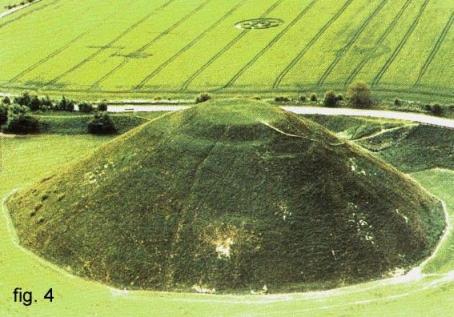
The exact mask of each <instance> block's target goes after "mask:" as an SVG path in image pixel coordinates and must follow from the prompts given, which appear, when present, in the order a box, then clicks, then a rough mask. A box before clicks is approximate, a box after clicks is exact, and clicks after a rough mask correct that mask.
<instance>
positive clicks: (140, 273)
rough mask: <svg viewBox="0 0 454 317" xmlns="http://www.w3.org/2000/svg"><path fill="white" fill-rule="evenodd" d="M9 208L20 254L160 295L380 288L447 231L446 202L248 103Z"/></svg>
mask: <svg viewBox="0 0 454 317" xmlns="http://www.w3.org/2000/svg"><path fill="white" fill-rule="evenodd" d="M7 205H8V207H9V210H10V212H11V215H12V218H13V221H14V223H15V225H16V228H17V231H18V235H19V237H20V239H21V243H22V244H23V245H24V246H26V247H28V248H31V249H32V250H34V251H35V252H37V253H39V254H40V255H42V256H43V257H46V258H47V259H50V260H52V261H54V262H56V263H58V264H60V265H62V266H65V267H67V268H68V269H71V270H72V271H73V272H74V273H76V274H79V275H83V276H87V277H89V278H93V279H96V280H100V281H103V282H106V283H109V284H114V285H117V286H122V287H143V288H151V289H172V290H185V289H188V288H190V287H192V286H193V285H199V286H203V287H208V288H216V289H217V290H232V289H236V290H239V289H248V288H261V287H263V285H264V284H266V285H267V286H268V288H269V289H270V290H271V291H278V290H289V289H304V288H306V287H308V286H309V285H312V286H313V285H314V284H315V285H316V286H320V285H321V284H324V285H327V284H329V285H334V284H338V283H342V282H354V281H359V280H363V279H368V278H373V277H380V276H382V275H383V274H386V273H387V272H389V271H390V270H393V269H394V268H396V267H404V268H405V267H409V266H411V265H414V264H415V263H417V262H418V261H420V260H421V259H422V258H424V257H426V256H428V255H429V253H430V252H431V250H432V248H433V247H434V245H435V244H436V242H437V241H438V238H439V236H440V234H441V232H442V230H443V228H444V219H443V214H442V209H441V206H440V204H439V202H438V201H437V200H436V199H434V198H433V197H431V196H429V195H428V194H427V193H426V192H424V191H423V190H422V189H421V188H420V187H419V186H418V185H417V184H416V183H414V182H412V181H411V180H410V179H408V178H406V177H405V176H404V175H402V174H400V173H399V172H398V171H396V170H395V169H394V168H392V167H391V166H389V165H387V164H386V163H384V162H382V161H381V160H379V159H377V158H375V157H373V156H371V155H369V154H367V153H365V152H364V151H363V150H361V149H360V148H359V147H357V146H355V145H352V144H350V143H344V142H342V141H340V140H339V139H338V138H336V137H335V136H334V135H332V134H331V133H330V132H328V130H326V129H324V128H323V127H321V126H319V125H318V124H316V123H313V122H311V121H308V120H305V119H299V118H298V117H296V116H294V115H292V114H290V113H286V112H284V111H283V110H281V109H280V108H277V107H273V106H270V105H268V104H265V103H259V102H251V101H242V100H235V101H223V102H217V103H216V102H210V103H206V104H202V105H199V106H197V107H194V108H191V109H189V110H186V111H183V112H178V113H172V114H165V115H163V116H161V117H159V118H157V119H154V120H152V121H150V122H149V123H146V124H144V125H142V126H140V127H138V128H136V129H134V130H131V131H129V132H128V133H126V134H124V135H122V136H120V137H118V138H116V139H115V140H113V141H112V142H110V143H108V144H106V145H104V146H102V147H101V148H100V149H99V150H97V152H96V153H95V154H94V155H91V156H89V157H86V158H85V159H83V160H81V161H80V162H78V163H76V164H74V165H72V166H70V167H68V168H67V169H66V170H64V171H61V172H60V173H59V174H57V175H52V176H50V177H47V178H45V179H43V180H42V181H41V182H39V183H37V184H34V185H33V186H32V187H31V188H29V189H27V190H23V191H20V192H18V193H16V194H15V195H14V196H12V197H11V198H10V199H9V201H8V203H7ZM325 283H326V284H325Z"/></svg>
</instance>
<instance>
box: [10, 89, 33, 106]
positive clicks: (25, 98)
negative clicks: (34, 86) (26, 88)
mask: <svg viewBox="0 0 454 317" xmlns="http://www.w3.org/2000/svg"><path fill="white" fill-rule="evenodd" d="M31 100H32V98H31V97H30V94H29V93H28V92H24V93H23V94H22V96H18V97H14V103H17V104H19V105H21V106H29V105H30V102H31Z"/></svg>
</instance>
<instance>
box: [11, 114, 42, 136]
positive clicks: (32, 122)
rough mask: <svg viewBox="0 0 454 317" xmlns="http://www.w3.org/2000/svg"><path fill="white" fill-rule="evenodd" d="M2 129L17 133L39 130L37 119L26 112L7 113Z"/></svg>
mask: <svg viewBox="0 0 454 317" xmlns="http://www.w3.org/2000/svg"><path fill="white" fill-rule="evenodd" d="M3 131H5V132H7V133H17V134H28V133H37V132H39V121H38V119H36V118H35V117H33V116H31V115H29V114H26V113H22V114H18V115H9V116H8V121H7V123H6V126H5V128H4V129H3Z"/></svg>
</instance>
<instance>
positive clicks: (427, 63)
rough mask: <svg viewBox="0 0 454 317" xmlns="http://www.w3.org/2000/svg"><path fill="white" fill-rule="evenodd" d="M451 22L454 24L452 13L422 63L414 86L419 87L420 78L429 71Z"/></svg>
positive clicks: (453, 14)
mask: <svg viewBox="0 0 454 317" xmlns="http://www.w3.org/2000/svg"><path fill="white" fill-rule="evenodd" d="M453 22H454V13H451V17H450V18H449V21H448V22H447V23H446V25H445V27H444V28H443V31H442V32H441V34H440V36H439V37H438V39H437V42H436V43H435V46H434V47H433V49H432V51H431V52H430V54H429V56H428V57H427V59H426V61H425V62H424V65H423V66H422V68H421V70H420V72H419V75H418V79H417V80H416V82H415V84H414V86H418V85H419V83H420V82H421V79H422V77H423V76H424V74H425V73H426V72H427V70H428V69H429V66H430V64H432V61H433V60H434V58H435V56H436V55H437V53H438V51H439V50H440V48H441V45H442V44H443V42H444V40H445V39H446V36H447V35H448V32H449V30H450V29H451V27H452V24H453Z"/></svg>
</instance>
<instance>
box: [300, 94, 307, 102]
mask: <svg viewBox="0 0 454 317" xmlns="http://www.w3.org/2000/svg"><path fill="white" fill-rule="evenodd" d="M298 100H299V101H300V102H306V100H307V98H306V96H305V95H301V96H300V97H299V98H298Z"/></svg>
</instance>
